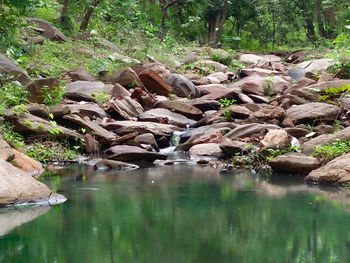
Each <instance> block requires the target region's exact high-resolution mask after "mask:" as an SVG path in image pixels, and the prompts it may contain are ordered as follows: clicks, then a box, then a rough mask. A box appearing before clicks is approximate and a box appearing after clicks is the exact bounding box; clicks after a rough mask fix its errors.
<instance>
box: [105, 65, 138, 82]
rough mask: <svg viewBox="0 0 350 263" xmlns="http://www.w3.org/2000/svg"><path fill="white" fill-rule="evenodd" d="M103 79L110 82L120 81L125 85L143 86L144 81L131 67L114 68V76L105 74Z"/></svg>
mask: <svg viewBox="0 0 350 263" xmlns="http://www.w3.org/2000/svg"><path fill="white" fill-rule="evenodd" d="M103 80H104V81H105V82H110V83H119V84H120V85H122V86H124V87H133V86H136V87H143V83H142V81H141V80H140V78H139V76H138V75H137V74H136V72H135V71H134V70H132V69H131V68H130V67H127V68H125V69H122V70H114V71H113V73H112V77H110V76H108V75H105V76H103Z"/></svg>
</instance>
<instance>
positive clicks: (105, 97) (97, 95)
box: [92, 91, 111, 104]
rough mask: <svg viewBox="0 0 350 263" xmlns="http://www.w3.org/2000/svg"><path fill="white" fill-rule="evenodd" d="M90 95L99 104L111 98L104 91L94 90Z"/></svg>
mask: <svg viewBox="0 0 350 263" xmlns="http://www.w3.org/2000/svg"><path fill="white" fill-rule="evenodd" d="M92 97H93V98H94V99H95V100H96V101H97V102H98V103H100V104H102V103H105V102H107V101H108V100H109V99H110V98H111V96H110V95H109V94H107V93H106V92H105V91H99V92H96V93H94V94H92Z"/></svg>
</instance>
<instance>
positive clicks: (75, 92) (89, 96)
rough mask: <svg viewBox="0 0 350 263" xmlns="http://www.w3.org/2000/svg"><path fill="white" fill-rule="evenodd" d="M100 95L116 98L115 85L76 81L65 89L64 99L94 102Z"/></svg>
mask: <svg viewBox="0 0 350 263" xmlns="http://www.w3.org/2000/svg"><path fill="white" fill-rule="evenodd" d="M99 93H106V94H108V95H111V96H115V95H116V92H115V90H114V85H111V84H104V83H103V82H99V81H98V82H92V81H80V80H79V81H74V82H72V83H69V84H67V85H66V87H65V93H64V97H66V98H68V99H71V100H77V101H82V100H86V101H94V100H95V99H94V98H93V96H94V95H98V94H99Z"/></svg>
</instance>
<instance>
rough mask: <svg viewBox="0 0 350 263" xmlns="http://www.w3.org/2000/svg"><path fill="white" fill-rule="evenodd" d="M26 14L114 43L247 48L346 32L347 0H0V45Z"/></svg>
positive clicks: (316, 40) (322, 39)
mask: <svg viewBox="0 0 350 263" xmlns="http://www.w3.org/2000/svg"><path fill="white" fill-rule="evenodd" d="M26 16H35V17H39V18H43V19H46V20H48V21H50V22H52V23H53V24H54V25H56V26H57V27H59V28H60V29H62V30H63V31H64V32H65V34H67V35H69V34H71V35H75V34H77V32H86V31H89V32H90V31H92V30H93V31H94V32H97V33H98V34H99V35H101V36H102V37H105V38H107V39H109V40H111V41H115V42H118V43H123V42H124V41H126V39H130V38H133V39H139V38H142V39H159V40H160V41H176V42H196V43H198V44H210V45H213V46H227V47H230V48H243V49H250V50H256V49H275V48H278V47H304V46H308V45H312V46H314V45H316V46H317V45H323V44H328V43H331V42H332V41H333V40H334V39H335V38H336V37H337V36H342V34H348V33H349V32H350V29H349V26H350V3H349V1H347V0H323V1H322V0H292V1H290V0H209V1H204V0H159V1H157V0H74V1H73V0H59V1H54V0H46V1H40V0H2V1H0V24H1V28H0V34H1V39H0V41H1V47H2V48H3V49H4V48H6V47H8V46H10V45H12V44H13V42H14V40H15V36H16V34H18V28H19V26H20V25H21V24H23V23H25V20H24V19H22V18H24V17H26Z"/></svg>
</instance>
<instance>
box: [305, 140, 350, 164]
mask: <svg viewBox="0 0 350 263" xmlns="http://www.w3.org/2000/svg"><path fill="white" fill-rule="evenodd" d="M348 152H350V140H339V139H337V140H335V141H334V142H333V143H330V144H326V145H317V146H316V147H315V149H314V151H313V154H312V155H313V156H315V157H318V158H321V159H322V160H324V161H328V160H331V159H333V158H335V157H338V156H340V155H343V154H345V153H348Z"/></svg>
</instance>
